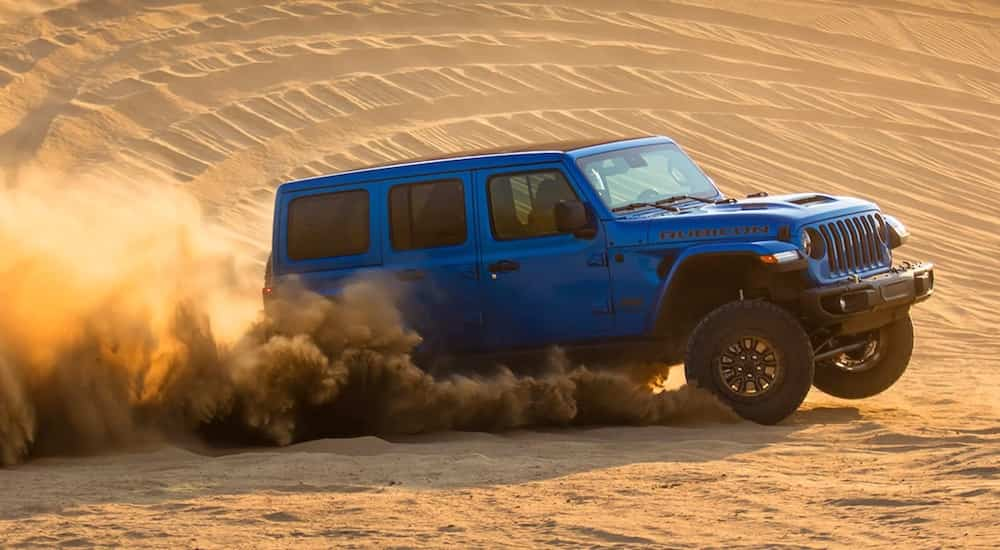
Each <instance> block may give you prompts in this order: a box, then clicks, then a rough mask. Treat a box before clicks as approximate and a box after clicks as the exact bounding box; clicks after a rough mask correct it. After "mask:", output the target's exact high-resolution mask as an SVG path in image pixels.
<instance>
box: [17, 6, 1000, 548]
mask: <svg viewBox="0 0 1000 550" xmlns="http://www.w3.org/2000/svg"><path fill="white" fill-rule="evenodd" d="M998 52H1000V6H998V4H997V3H996V2H991V1H986V0H978V1H967V2H958V1H950V0H940V1H932V0H890V1H878V2H874V1H873V2H867V3H863V4H862V5H857V3H853V2H843V1H839V0H811V1H805V0H802V1H792V0H769V1H766V2H755V3H752V4H751V3H745V2H740V1H737V0H678V1H672V2H654V1H651V0H622V1H618V2H614V3H608V2H604V1H600V0H578V1H572V2H571V1H568V0H565V1H563V0H553V1H546V2H543V1H535V2H533V1H525V2H472V1H468V2H437V1H433V0H428V1H407V0H392V1H375V2H339V1H338V2H314V1H298V0H265V1H261V2H255V3H252V5H248V4H247V3H246V2H238V1H235V0H215V1H212V2H204V3H188V2H178V1H173V0H153V1H143V2H137V1H121V2H104V1H97V0H88V1H83V2H54V1H40V0H38V1H34V2H22V1H13V0H12V1H9V2H0V159H2V160H0V163H2V164H0V166H2V169H3V174H4V178H5V179H6V180H7V182H11V181H15V180H16V175H17V174H18V173H19V172H20V171H23V170H28V169H30V168H31V167H37V166H42V167H45V168H46V169H48V170H52V171H54V172H58V173H63V174H70V175H71V174H73V173H77V172H79V173H86V174H88V175H96V176H98V177H106V178H107V179H108V180H112V181H121V182H131V184H132V185H136V186H141V185H143V182H150V181H155V182H167V183H169V184H170V185H173V186H175V187H177V188H179V189H183V190H185V191H187V192H189V193H191V194H192V195H194V196H195V197H196V198H197V199H198V201H199V203H200V205H201V208H202V209H203V211H204V212H205V215H206V216H207V217H208V218H209V219H210V220H212V221H213V222H217V223H219V224H221V225H222V226H223V227H224V229H225V230H226V232H227V233H228V234H229V235H230V237H231V238H232V240H233V242H234V243H236V244H234V247H237V248H238V253H239V254H240V255H241V256H244V257H246V258H250V259H252V260H253V261H256V262H257V263H258V265H262V262H263V259H264V257H265V256H266V252H267V246H268V242H269V238H270V222H271V210H272V198H273V190H274V188H275V187H276V186H277V185H278V184H279V183H281V182H282V181H285V180H288V179H292V178H298V177H307V176H313V175H318V174H323V173H328V172H332V171H337V170H343V169H349V168H355V167H359V166H363V165H366V164H371V163H381V162H385V161H388V160H394V159H401V158H407V157H414V156H420V155H425V154H431V153H435V152H442V151H443V152H454V151H459V150H462V149H467V148H479V147H488V146H494V145H503V144H515V143H527V142H532V141H553V140H562V139H574V138H583V137H604V136H625V135H634V134H637V133H656V134H666V135H670V136H672V137H674V138H676V139H677V140H678V141H679V142H680V143H681V144H682V145H683V146H684V147H685V148H686V149H687V150H688V151H689V152H690V153H691V154H692V156H693V157H695V159H696V160H697V161H698V162H699V163H700V164H701V165H702V166H703V167H704V168H705V169H706V171H708V172H709V173H710V175H712V176H713V177H714V179H715V180H716V181H717V182H718V183H719V184H720V185H721V186H722V187H723V189H724V190H725V191H726V192H727V193H730V194H733V195H740V194H743V193H748V192H753V191H758V190H766V191H769V192H771V193H781V192H791V191H801V190H816V191H825V192H830V193H839V194H850V195H858V196H862V197H865V198H869V199H872V200H875V201H877V202H878V203H879V204H880V205H881V206H882V207H883V209H884V210H885V211H886V212H888V213H891V214H893V215H897V216H898V217H900V218H901V219H903V220H904V221H905V222H906V223H907V224H908V225H909V226H910V227H911V229H912V231H913V235H914V236H913V239H912V244H910V245H908V246H907V247H906V248H905V249H904V250H903V251H902V256H903V257H905V258H922V259H931V260H933V261H934V262H935V263H936V264H937V266H938V270H939V271H938V291H937V296H936V297H935V298H934V299H933V300H932V301H930V302H928V303H927V304H925V305H922V306H921V307H920V308H919V309H917V310H915V324H916V327H917V334H918V336H917V337H918V344H917V346H918V347H917V350H916V354H915V358H914V363H913V365H912V366H911V369H910V371H909V372H908V373H907V375H906V376H905V378H904V379H903V380H902V381H901V382H900V384H899V385H898V386H897V387H896V388H894V389H893V390H891V391H890V392H888V393H887V394H885V395H883V396H879V397H877V398H874V399H871V400H866V401H863V402H858V403H852V402H845V401H838V400H835V399H831V398H828V397H826V396H823V395H822V394H819V393H818V392H813V393H812V394H811V395H810V397H809V399H808V401H807V406H806V408H805V410H804V411H802V412H801V413H799V414H798V415H796V416H794V417H793V418H792V419H790V421H789V422H788V423H787V424H786V425H784V426H780V427H777V428H760V427H756V426H751V425H745V424H739V425H737V426H715V425H712V426H706V427H696V428H641V429H640V428H629V429H611V428H602V429H598V430H585V431H567V432H560V431H556V432H515V433H512V434H507V435H502V436H501V435H489V436H486V435H476V434H469V435H466V434H459V435H454V436H453V435H449V434H437V435H429V436H423V437H416V438H413V439H405V440H400V441H395V440H393V441H383V440H373V439H363V440H359V441H356V442H352V441H346V442H340V441H336V442H326V441H320V442H312V443H304V444H301V445H299V446H292V447H290V448H287V449H280V450H279V449H273V450H266V451H253V452H237V453H233V454H225V455H224V456H209V455H214V453H208V452H207V451H204V450H201V451H200V452H189V451H183V450H179V449H177V448H166V449H163V448H157V449H158V450H153V451H150V452H144V453H135V454H127V455H115V456H110V457H95V458H86V459H45V460H43V461H40V462H37V463H32V464H28V465H25V466H21V467H19V468H17V469H15V470H11V471H0V489H2V490H0V545H7V544H10V545H14V544H18V543H28V544H32V543H35V544H45V543H48V544H72V543H84V544H90V543H100V542H108V541H110V542H117V543H119V544H125V545H129V546H141V545H150V546H161V545H190V546H202V547H204V546H229V545H233V544H245V545H256V544H262V543H272V544H276V545H293V544H294V545H310V546H323V545H325V544H328V543H329V542H330V541H340V542H345V543H357V544H367V545H374V546H384V545H395V544H421V543H424V544H432V545H439V546H440V545H446V544H461V543H463V542H464V543H469V544H474V545H481V546H499V545H505V544H507V545H525V544H536V545H542V544H553V545H555V544H560V543H561V544H571V545H584V544H587V545H590V544H608V545H612V544H621V545H629V546H635V545H643V544H657V545H694V546H704V545H735V544H767V543H772V544H776V543H779V542H783V543H787V544H793V545H807V546H841V545H843V546H847V545H865V546H870V545H875V546H887V545H899V544H903V545H906V546H907V547H910V546H928V547H931V546H940V545H946V546H981V547H992V546H996V544H998V543H1000V529H998V528H997V527H996V521H995V519H994V518H995V517H996V516H997V513H998V511H1000V504H998V503H1000V481H998V476H1000V468H998V466H997V465H998V462H1000V452H998V448H997V445H998V443H1000V432H998V430H997V425H998V419H1000V399H998V397H997V393H996V390H995V385H994V380H995V377H996V373H995V372H994V369H996V368H997V367H998V366H1000V364H998V363H1000V346H998V345H997V343H996V336H997V326H998V324H1000V313H998V304H1000V290H998V289H1000V237H998V236H997V235H998V233H1000V218H998V216H997V212H1000V195H998V194H997V191H998V186H1000V184H998V179H1000V154H998V153H1000V132H998V129H1000V54H998ZM733 487H739V490H734V489H733ZM25 495H31V498H27V497H26V496H25ZM192 531H193V532H192ZM518 543H520V544H518Z"/></svg>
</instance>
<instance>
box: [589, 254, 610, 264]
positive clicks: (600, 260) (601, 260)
mask: <svg viewBox="0 0 1000 550" xmlns="http://www.w3.org/2000/svg"><path fill="white" fill-rule="evenodd" d="M587 265H589V266H591V267H607V265H608V254H607V252H598V253H597V254H592V255H591V256H590V257H589V258H587Z"/></svg>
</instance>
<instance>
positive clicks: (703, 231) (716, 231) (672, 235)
mask: <svg viewBox="0 0 1000 550" xmlns="http://www.w3.org/2000/svg"><path fill="white" fill-rule="evenodd" d="M770 232H771V227H770V226H769V225H736V226H724V227H703V228H697V229H682V230H680V231H672V230H667V231H660V240H661V241H674V240H689V239H713V238H718V237H739V236H742V235H766V234H768V233H770Z"/></svg>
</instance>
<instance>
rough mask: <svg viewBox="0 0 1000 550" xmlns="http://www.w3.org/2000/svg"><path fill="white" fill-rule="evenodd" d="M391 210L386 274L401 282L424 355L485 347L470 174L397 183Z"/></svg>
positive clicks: (389, 198)
mask: <svg viewBox="0 0 1000 550" xmlns="http://www.w3.org/2000/svg"><path fill="white" fill-rule="evenodd" d="M382 200H383V203H384V204H385V208H386V213H387V216H386V220H387V222H388V223H387V224H386V226H385V231H386V236H385V238H384V239H383V243H384V244H383V252H382V255H383V260H384V265H385V268H386V269H387V270H388V271H389V272H390V273H391V274H392V276H393V277H394V278H395V279H396V280H397V281H398V282H399V285H400V287H401V288H400V293H401V298H400V304H401V308H402V310H403V314H404V316H405V318H406V320H407V323H408V324H409V326H411V327H412V328H414V329H415V330H417V332H419V333H420V335H421V336H422V337H423V338H424V343H423V344H422V346H421V350H422V351H428V352H443V351H470V350H476V349H479V348H480V347H481V344H482V342H481V336H482V332H481V328H482V307H481V295H480V292H479V286H478V285H479V279H480V277H479V266H478V263H477V260H478V249H477V243H476V233H475V231H474V227H475V225H474V220H475V213H474V206H473V200H472V189H471V176H470V173H469V172H458V173H449V174H441V175H435V176H430V177H428V176H423V177H419V178H406V179H398V180H392V181H390V182H387V183H385V184H383V185H382Z"/></svg>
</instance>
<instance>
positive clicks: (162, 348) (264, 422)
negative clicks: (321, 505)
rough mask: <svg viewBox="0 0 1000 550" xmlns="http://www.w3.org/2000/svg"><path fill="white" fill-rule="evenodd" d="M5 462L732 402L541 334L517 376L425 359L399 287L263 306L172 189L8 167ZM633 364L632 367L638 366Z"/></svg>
mask: <svg viewBox="0 0 1000 550" xmlns="http://www.w3.org/2000/svg"><path fill="white" fill-rule="evenodd" d="M0 249H2V250H3V254H2V255H0V277H2V279H0V280H2V281H3V284H2V285H0V300H2V303H3V308H2V310H0V463H2V464H6V465H9V464H13V463H17V462H19V461H21V460H24V459H26V458H28V457H30V456H39V455H49V454H64V453H91V452H98V451H101V450H106V449H110V448H118V447H123V446H130V445H135V444H137V443H142V442H147V441H159V440H162V439H164V438H168V439H169V438H171V437H175V436H176V437H180V436H189V435H191V434H197V435H200V436H201V437H204V438H207V439H209V441H214V440H232V441H242V442H247V441H252V442H257V443H269V444H278V445H287V444H289V443H292V442H295V441H299V440H303V439H307V438H311V437H322V436H335V435H360V434H402V433H418V432H425V431H432V430H445V429H457V430H502V429H510V428H516V427H528V426H565V425H594V424H630V425H647V424H662V423H669V422H675V421H679V420H682V419H690V418H714V419H724V418H728V417H729V415H728V413H727V412H725V411H724V410H722V408H721V407H720V406H719V405H718V404H717V403H716V402H715V401H714V400H713V399H712V398H711V397H708V396H707V395H705V394H702V393H700V392H698V391H697V390H694V389H693V388H689V387H682V388H680V389H679V390H674V391H664V392H659V393H654V392H652V391H650V389H649V387H648V386H646V385H645V384H643V383H637V376H639V377H640V378H641V379H642V380H645V379H649V378H652V377H654V376H655V375H661V376H662V372H661V371H662V369H661V368H659V367H656V368H652V369H650V368H649V367H642V368H637V369H634V370H633V372H632V373H631V375H630V373H628V372H625V373H621V372H609V371H603V370H593V369H588V368H585V367H582V366H578V365H572V364H570V362H569V361H567V360H566V358H565V357H564V356H563V355H562V354H561V353H560V352H558V351H553V352H552V356H551V358H550V361H549V363H550V364H549V365H548V369H547V370H546V371H545V372H544V374H540V375H536V376H518V375H515V374H514V372H512V371H511V370H510V369H508V368H506V367H501V368H499V369H497V370H496V372H495V373H493V374H491V375H489V376H472V375H452V376H448V377H443V378H442V377H435V376H432V375H431V374H428V373H427V372H425V371H424V370H422V369H421V368H419V366H418V365H416V364H415V363H414V361H413V358H412V355H411V352H412V351H413V350H414V348H415V347H416V346H417V345H418V344H419V343H420V337H419V335H417V334H415V333H413V332H412V331H409V330H407V329H406V328H404V324H403V322H402V318H401V315H400V313H399V311H398V310H397V308H396V307H395V304H396V298H397V295H396V289H393V288H392V287H391V286H388V285H385V284H382V283H380V282H378V281H358V282H356V283H354V284H352V285H350V286H349V287H348V288H347V289H346V290H345V291H344V293H343V296H342V297H341V299H339V300H337V301H330V300H326V299H323V298H321V297H319V296H316V295H314V294H311V293H309V292H307V291H305V290H302V289H299V288H285V289H281V291H280V296H281V298H280V299H279V300H277V301H276V302H275V303H274V304H273V307H271V308H269V309H268V312H267V313H266V314H265V313H263V312H262V311H260V309H261V308H260V301H259V285H260V281H261V273H260V272H261V269H260V266H259V265H258V264H257V263H256V262H254V261H253V260H252V259H250V258H251V257H252V254H250V253H248V252H247V251H246V250H245V249H243V248H241V247H240V246H239V245H237V244H236V243H235V242H234V239H232V238H231V237H230V236H228V235H226V234H225V233H223V232H221V231H220V230H219V229H218V228H217V227H214V226H213V225H212V224H210V223H207V222H206V221H205V219H204V218H203V217H202V215H201V212H200V209H199V205H198V204H197V202H196V201H195V200H194V199H192V198H191V197H190V196H188V195H187V194H186V193H184V192H183V190H181V189H179V188H177V187H171V186H156V185H149V184H145V185H143V186H142V187H141V188H138V187H130V186H128V185H121V184H114V183H111V182H107V181H103V180H93V179H88V178H80V177H79V176H77V177H74V179H73V181H67V180H65V179H64V178H61V177H55V176H53V175H51V174H44V173H38V172H31V171H23V172H21V173H19V175H18V178H17V181H16V183H15V185H12V186H10V187H9V188H8V189H5V190H2V191H0ZM636 372H638V373H640V374H639V375H636Z"/></svg>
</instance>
